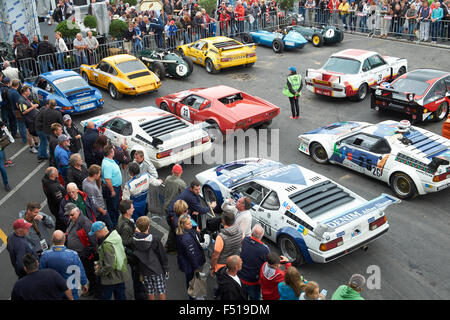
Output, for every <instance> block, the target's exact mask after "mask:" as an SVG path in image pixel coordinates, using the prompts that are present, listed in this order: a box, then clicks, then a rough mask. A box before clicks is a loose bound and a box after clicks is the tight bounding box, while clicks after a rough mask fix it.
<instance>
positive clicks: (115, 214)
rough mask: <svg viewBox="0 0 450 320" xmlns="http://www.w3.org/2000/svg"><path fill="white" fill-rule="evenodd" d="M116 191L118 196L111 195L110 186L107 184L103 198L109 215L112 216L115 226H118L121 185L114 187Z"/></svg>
mask: <svg viewBox="0 0 450 320" xmlns="http://www.w3.org/2000/svg"><path fill="white" fill-rule="evenodd" d="M114 191H115V192H116V196H115V197H111V192H110V191H109V188H108V187H106V186H104V187H103V198H104V199H105V204H106V208H107V211H108V215H109V217H110V218H111V222H112V226H113V228H115V227H116V225H117V222H118V220H119V197H120V187H114ZM108 230H109V229H108ZM110 231H112V230H110Z"/></svg>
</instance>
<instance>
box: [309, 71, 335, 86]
mask: <svg viewBox="0 0 450 320" xmlns="http://www.w3.org/2000/svg"><path fill="white" fill-rule="evenodd" d="M324 75H325V76H329V77H336V78H337V83H341V76H339V75H334V74H331V73H326V72H323V71H319V70H316V69H306V75H305V76H306V78H313V77H317V76H321V77H322V79H314V80H315V81H316V82H318V83H319V84H320V81H324V82H325V83H329V82H330V81H326V80H323V76H324ZM333 80H334V79H333ZM333 82H334V81H333Z"/></svg>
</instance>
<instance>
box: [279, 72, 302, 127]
mask: <svg viewBox="0 0 450 320" xmlns="http://www.w3.org/2000/svg"><path fill="white" fill-rule="evenodd" d="M302 87H303V84H302V76H301V75H299V74H297V70H296V69H295V67H289V76H288V77H287V82H286V86H285V87H284V89H283V94H284V95H285V96H287V97H288V98H289V102H290V103H291V113H292V116H290V117H289V118H291V119H298V118H299V117H300V107H299V106H298V98H299V97H300V95H301V94H302V92H301V90H302Z"/></svg>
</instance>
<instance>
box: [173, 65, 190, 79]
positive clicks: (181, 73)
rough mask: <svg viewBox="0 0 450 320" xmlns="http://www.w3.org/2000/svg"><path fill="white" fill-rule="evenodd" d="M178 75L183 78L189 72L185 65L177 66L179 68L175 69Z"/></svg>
mask: <svg viewBox="0 0 450 320" xmlns="http://www.w3.org/2000/svg"><path fill="white" fill-rule="evenodd" d="M175 70H176V72H177V74H178V75H179V76H180V77H182V76H184V75H186V73H187V72H188V70H187V68H186V66H185V65H184V64H179V65H177V67H176V68H175Z"/></svg>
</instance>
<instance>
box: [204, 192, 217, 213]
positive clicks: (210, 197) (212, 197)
mask: <svg viewBox="0 0 450 320" xmlns="http://www.w3.org/2000/svg"><path fill="white" fill-rule="evenodd" d="M203 199H205V201H206V202H209V203H212V202H214V201H215V202H216V203H217V204H218V203H219V202H218V201H217V196H216V193H215V192H214V190H213V189H212V188H211V187H209V186H204V187H203ZM219 209H220V206H219V205H217V206H216V207H215V208H214V212H219Z"/></svg>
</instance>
